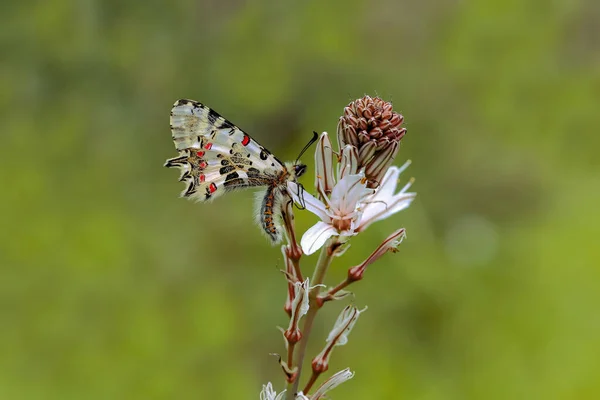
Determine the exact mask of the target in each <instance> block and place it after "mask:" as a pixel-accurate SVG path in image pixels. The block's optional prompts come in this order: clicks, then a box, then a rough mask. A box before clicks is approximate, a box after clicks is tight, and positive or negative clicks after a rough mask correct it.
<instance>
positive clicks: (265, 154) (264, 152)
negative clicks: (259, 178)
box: [260, 147, 271, 160]
mask: <svg viewBox="0 0 600 400" xmlns="http://www.w3.org/2000/svg"><path fill="white" fill-rule="evenodd" d="M269 154H271V153H269V151H268V150H267V149H265V148H264V147H263V148H261V149H260V159H261V160H266V159H267V158H268V157H269Z"/></svg>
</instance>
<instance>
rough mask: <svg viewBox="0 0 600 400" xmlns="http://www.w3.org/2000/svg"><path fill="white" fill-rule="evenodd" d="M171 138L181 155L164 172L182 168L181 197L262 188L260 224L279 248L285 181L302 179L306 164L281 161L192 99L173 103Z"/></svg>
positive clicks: (203, 197)
mask: <svg viewBox="0 0 600 400" xmlns="http://www.w3.org/2000/svg"><path fill="white" fill-rule="evenodd" d="M171 133H172V137H173V142H174V143H175V148H176V149H177V151H179V155H178V156H177V157H175V158H170V159H168V160H167V161H166V163H165V167H169V168H179V169H180V171H181V176H180V178H179V181H182V182H185V184H186V188H185V189H184V191H183V192H182V193H181V196H182V197H187V198H190V199H193V200H196V201H200V202H207V201H211V200H214V199H215V198H217V197H219V196H221V195H223V194H225V193H228V192H231V191H234V190H237V189H244V188H249V187H264V189H265V190H264V196H260V197H258V196H257V209H258V210H259V211H258V212H257V222H258V224H259V226H261V227H262V229H263V231H264V232H265V233H266V235H267V237H268V238H269V239H271V241H272V242H273V244H276V243H279V242H280V241H281V239H282V233H281V219H282V214H281V207H282V205H283V202H284V201H285V200H286V199H289V194H288V193H287V182H288V181H293V182H295V181H296V180H297V179H298V178H299V177H300V176H302V175H303V174H304V173H305V172H306V165H304V164H302V163H300V162H299V161H296V162H295V163H283V162H281V161H279V159H278V158H277V157H275V156H274V155H273V154H272V153H271V152H270V151H269V150H267V149H266V148H264V147H263V146H261V145H260V144H258V143H257V142H256V141H255V140H254V139H252V138H251V137H250V136H249V135H248V134H247V133H245V132H244V131H242V130H241V129H240V128H238V127H237V126H235V125H234V124H233V123H231V122H229V121H228V120H227V119H225V118H223V117H222V116H220V115H219V114H218V113H217V112H215V111H214V110H212V109H210V108H208V107H206V106H205V105H203V104H201V103H199V102H197V101H194V100H186V99H181V100H177V101H176V102H175V104H173V108H172V109H171ZM307 147H308V146H307Z"/></svg>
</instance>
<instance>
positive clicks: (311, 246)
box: [261, 96, 416, 400]
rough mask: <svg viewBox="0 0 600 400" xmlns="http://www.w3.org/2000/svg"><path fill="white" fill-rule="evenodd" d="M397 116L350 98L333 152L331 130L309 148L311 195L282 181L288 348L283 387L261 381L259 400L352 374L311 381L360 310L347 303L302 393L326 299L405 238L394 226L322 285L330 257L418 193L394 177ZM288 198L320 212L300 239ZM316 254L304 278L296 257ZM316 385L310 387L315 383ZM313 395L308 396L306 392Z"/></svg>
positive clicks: (339, 294)
mask: <svg viewBox="0 0 600 400" xmlns="http://www.w3.org/2000/svg"><path fill="white" fill-rule="evenodd" d="M403 121H404V118H403V117H402V115H400V114H398V113H396V112H394V111H393V109H392V105H391V104H390V103H388V102H385V101H383V100H381V99H379V98H371V97H369V96H365V97H363V98H361V99H358V100H356V101H354V102H352V103H350V104H349V105H348V106H347V107H346V108H345V109H344V113H343V115H342V117H341V118H340V120H339V123H338V130H337V137H338V149H337V150H336V151H334V149H333V147H332V144H331V141H330V139H329V135H328V134H327V133H325V132H324V133H322V134H321V135H320V137H319V140H318V142H317V146H316V151H315V181H314V193H315V195H314V196H313V195H312V194H311V193H309V192H308V191H306V190H304V188H303V187H300V185H299V184H298V183H296V182H288V184H287V195H288V196H289V199H290V201H284V202H283V203H282V204H281V215H282V222H283V226H284V228H285V236H286V238H287V244H286V245H283V246H282V248H281V251H282V254H283V257H284V260H285V271H283V272H284V275H285V277H286V281H287V298H286V302H285V305H284V310H285V311H286V313H287V314H288V316H289V324H288V327H287V329H283V328H280V330H281V332H282V334H283V337H284V341H285V346H286V354H285V356H284V358H285V359H282V357H279V363H280V365H281V367H282V369H283V371H284V375H285V380H286V390H284V391H282V392H280V393H276V392H275V391H274V390H273V387H272V385H271V384H270V383H269V384H268V385H265V386H263V391H262V392H261V400H284V399H285V400H319V399H324V398H325V396H326V395H327V394H326V393H327V392H328V391H329V390H331V389H333V388H335V387H337V386H338V385H340V384H341V383H343V382H345V381H347V380H349V379H351V378H352V377H353V376H354V373H353V372H351V371H350V369H348V368H346V369H344V370H342V371H339V372H337V373H335V374H333V375H332V376H330V377H329V378H326V379H325V380H324V381H323V382H322V383H321V384H320V386H318V387H317V382H318V381H319V379H320V378H321V376H323V375H324V374H325V373H326V372H327V371H328V369H329V360H330V358H331V356H332V353H333V350H334V348H335V347H337V346H342V345H345V344H346V343H347V342H348V335H349V333H350V331H351V330H352V328H353V327H354V325H355V324H356V321H357V320H358V317H359V315H360V314H361V313H362V312H363V311H364V310H365V309H366V307H365V308H363V309H362V310H359V309H358V308H356V307H355V306H353V305H349V306H346V307H345V308H344V309H343V310H342V312H341V313H340V315H339V317H338V319H337V321H336V322H335V324H334V326H333V328H332V329H331V331H330V333H329V335H328V337H327V339H326V340H325V345H324V347H323V348H322V350H321V351H320V352H319V354H317V355H316V356H314V357H313V358H312V361H311V363H310V364H311V374H310V376H309V377H308V379H306V381H305V383H304V386H303V387H302V391H299V389H300V387H301V386H300V383H301V380H302V372H303V365H304V364H305V360H306V355H307V348H308V342H309V339H310V338H311V336H313V327H314V324H315V321H316V317H317V314H318V312H319V310H320V309H321V308H322V307H323V306H324V305H325V303H329V302H333V301H334V300H342V299H344V298H345V297H346V296H348V295H349V294H351V293H350V292H348V291H347V290H346V289H347V287H348V286H349V285H351V284H352V283H354V282H357V281H359V280H362V279H363V278H364V274H365V272H366V269H367V268H368V267H369V266H370V265H372V264H374V263H375V262H377V261H379V259H380V258H381V257H382V256H383V255H384V254H387V253H389V252H393V253H395V252H397V251H398V246H399V245H400V244H401V243H402V241H403V240H404V238H405V237H406V232H405V229H404V228H400V229H397V230H396V231H395V232H393V233H392V234H390V235H389V236H388V237H387V238H386V239H384V240H383V241H382V242H381V244H380V245H379V246H377V248H375V250H374V251H373V252H372V253H371V254H370V255H369V256H368V257H367V258H365V260H364V261H363V262H361V263H360V264H358V265H355V266H353V267H350V268H348V273H347V276H346V279H345V280H343V281H342V282H340V283H338V284H337V285H336V286H334V287H331V288H330V289H328V290H325V289H324V287H325V285H324V284H325V282H326V277H327V272H328V270H329V267H330V265H331V263H332V261H333V259H334V258H338V257H341V256H342V255H343V254H344V253H345V251H346V250H347V249H348V247H349V246H350V245H349V243H350V241H351V240H356V239H355V237H356V236H358V235H359V234H361V233H363V232H364V231H365V230H366V229H367V227H369V226H370V225H371V224H373V223H375V222H377V221H380V220H383V219H387V218H390V217H391V216H393V215H395V214H396V213H398V212H399V211H402V210H404V209H405V208H407V207H408V206H409V205H410V204H411V202H412V201H413V199H414V198H415V196H416V194H415V193H412V192H408V189H409V188H410V186H411V185H412V183H413V180H412V179H411V180H409V181H408V183H407V184H405V185H404V186H403V187H401V188H400V190H399V191H398V190H397V189H398V188H397V186H398V182H399V177H400V174H401V173H402V172H403V171H404V170H405V169H406V168H407V167H408V166H409V165H410V161H409V162H406V163H405V164H404V165H403V166H402V167H395V166H393V165H392V164H393V162H394V160H395V157H396V156H397V154H398V151H399V149H400V141H401V139H402V138H403V137H404V135H405V134H406V129H405V128H403V127H402V126H401V125H402V123H403ZM293 203H296V204H298V205H299V206H300V207H301V208H302V209H306V210H307V211H309V212H311V213H313V214H314V215H316V216H317V217H318V219H319V220H318V221H317V223H315V225H313V226H312V227H311V228H309V229H308V230H307V231H306V232H305V233H304V234H303V235H302V237H301V239H300V241H299V244H298V240H297V235H296V231H295V224H294V212H293V211H294V210H293ZM318 250H320V252H319V257H318V260H317V262H316V264H315V268H314V270H313V273H312V277H311V278H310V279H309V278H304V275H305V274H303V272H302V270H301V266H300V261H301V259H302V256H303V255H310V254H313V253H316V252H317V251H318ZM314 387H317V388H316V390H314V392H312V391H313V388H314ZM311 392H312V393H311Z"/></svg>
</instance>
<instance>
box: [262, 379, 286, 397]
mask: <svg viewBox="0 0 600 400" xmlns="http://www.w3.org/2000/svg"><path fill="white" fill-rule="evenodd" d="M284 395H285V390H284V391H283V392H281V393H279V394H277V393H276V392H275V390H273V385H271V382H269V383H267V384H266V385H263V387H262V390H261V391H260V400H282V399H283V396H284Z"/></svg>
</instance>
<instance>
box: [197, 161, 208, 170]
mask: <svg viewBox="0 0 600 400" xmlns="http://www.w3.org/2000/svg"><path fill="white" fill-rule="evenodd" d="M207 165H208V164H207V163H206V161H202V162H201V163H200V164H198V167H200V169H204V168H206V166H207Z"/></svg>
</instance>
